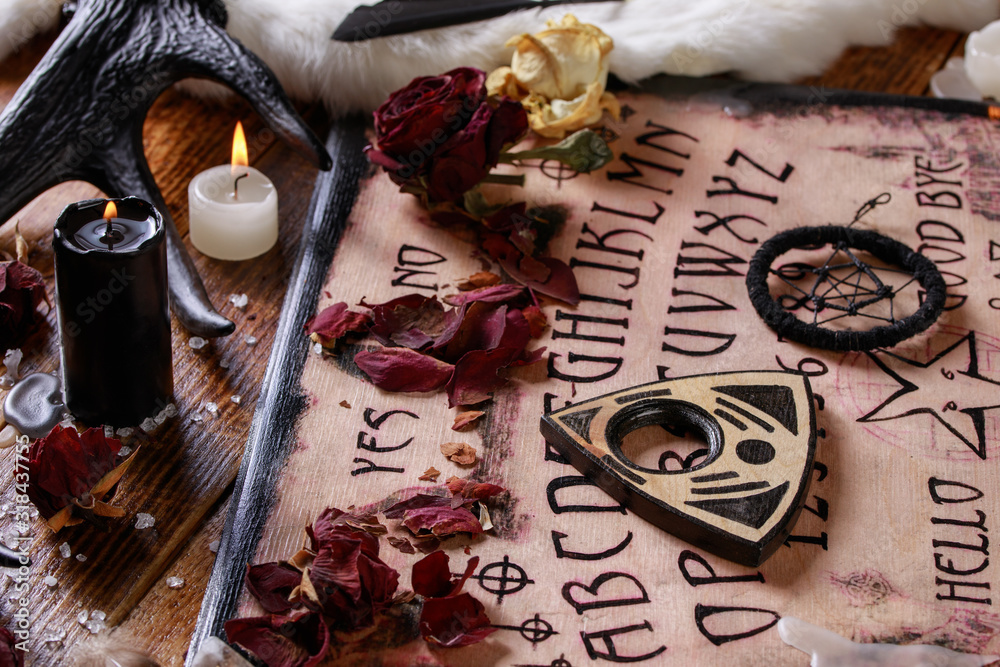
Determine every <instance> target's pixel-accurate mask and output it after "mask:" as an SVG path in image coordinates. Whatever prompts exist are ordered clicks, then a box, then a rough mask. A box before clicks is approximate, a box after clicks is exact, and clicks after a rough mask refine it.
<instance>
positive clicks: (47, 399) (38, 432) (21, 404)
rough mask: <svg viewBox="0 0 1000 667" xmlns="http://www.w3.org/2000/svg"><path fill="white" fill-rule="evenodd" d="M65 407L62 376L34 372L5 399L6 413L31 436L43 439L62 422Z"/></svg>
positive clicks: (20, 429)
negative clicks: (61, 384) (60, 380)
mask: <svg viewBox="0 0 1000 667" xmlns="http://www.w3.org/2000/svg"><path fill="white" fill-rule="evenodd" d="M64 410H65V407H64V406H63V400H62V388H61V386H60V382H59V378H57V377H56V376H55V375H49V374H48V373H33V374H32V375H29V376H28V377H26V378H24V379H23V380H21V381H20V382H18V383H17V384H16V385H14V388H13V389H11V390H10V393H9V394H7V398H6V400H4V402H3V416H4V418H5V419H6V420H7V421H8V422H10V423H11V424H13V425H14V428H16V429H17V430H18V431H20V432H21V433H23V434H24V435H26V436H28V437H29V438H43V437H45V436H46V435H48V434H49V431H51V430H52V427H53V426H55V425H56V424H58V423H59V422H60V421H62V415H63V411H64Z"/></svg>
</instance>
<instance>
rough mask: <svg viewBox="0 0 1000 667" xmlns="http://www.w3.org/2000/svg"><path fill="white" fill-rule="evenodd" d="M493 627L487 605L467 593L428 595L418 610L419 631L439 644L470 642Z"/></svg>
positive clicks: (444, 646)
mask: <svg viewBox="0 0 1000 667" xmlns="http://www.w3.org/2000/svg"><path fill="white" fill-rule="evenodd" d="M495 631H496V628H494V627H491V625H490V619H489V616H487V615H486V609H485V608H484V607H483V605H482V603H481V602H479V600H477V599H475V598H474V597H472V596H471V595H469V594H468V593H462V594H460V595H455V596H452V597H445V598H428V599H426V600H424V607H423V609H422V610H421V612H420V634H421V635H423V637H424V640H426V641H427V642H430V643H431V644H435V645H437V646H440V647H441V648H459V647H462V646H470V645H472V644H476V643H478V642H481V641H482V640H484V639H486V637H488V636H489V635H491V634H492V633H493V632H495Z"/></svg>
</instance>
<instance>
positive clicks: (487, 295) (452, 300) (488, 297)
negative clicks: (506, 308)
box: [444, 285, 525, 306]
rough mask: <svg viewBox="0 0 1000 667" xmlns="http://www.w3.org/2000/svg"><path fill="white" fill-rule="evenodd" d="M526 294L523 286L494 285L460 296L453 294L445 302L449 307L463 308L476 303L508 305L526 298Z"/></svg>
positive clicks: (463, 293)
mask: <svg viewBox="0 0 1000 667" xmlns="http://www.w3.org/2000/svg"><path fill="white" fill-rule="evenodd" d="M524 293H525V290H524V286H523V285H493V286H492V287H483V288H480V289H475V290H470V291H467V292H462V293H460V294H451V295H449V296H446V297H445V298H444V302H445V303H447V304H448V305H449V306H461V305H464V304H467V303H472V302H474V301H482V302H484V303H507V302H509V301H513V300H514V299H516V298H518V297H520V296H524Z"/></svg>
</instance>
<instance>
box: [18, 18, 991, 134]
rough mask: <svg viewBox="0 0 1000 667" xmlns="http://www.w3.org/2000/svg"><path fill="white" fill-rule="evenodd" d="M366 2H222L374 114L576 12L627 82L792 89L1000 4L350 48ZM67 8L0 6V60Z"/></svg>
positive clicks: (283, 74)
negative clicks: (842, 57) (865, 52)
mask: <svg viewBox="0 0 1000 667" xmlns="http://www.w3.org/2000/svg"><path fill="white" fill-rule="evenodd" d="M121 1H123V2H127V1H128V0H121ZM362 1H365V2H371V0H225V2H226V6H227V8H228V9H229V25H228V29H229V32H230V33H231V34H232V35H233V36H235V37H237V38H238V39H240V40H241V41H242V42H243V43H244V44H246V45H247V46H248V47H249V48H250V49H252V50H253V51H255V52H256V53H257V54H258V55H259V56H260V57H261V58H263V59H264V60H265V61H266V62H267V63H268V65H270V66H271V68H272V69H273V70H274V72H275V73H276V74H277V76H278V78H279V79H280V80H281V82H282V84H283V85H284V86H285V88H286V90H287V91H288V93H289V94H290V95H291V96H292V97H294V98H297V99H301V100H317V99H319V100H322V101H323V102H324V103H325V104H326V106H327V107H328V108H329V109H330V110H331V112H333V113H334V114H342V113H345V112H349V111H370V110H371V109H373V108H375V107H376V106H378V104H380V103H381V102H382V100H384V99H385V97H386V96H387V95H388V94H389V93H390V92H392V91H393V90H396V89H398V88H400V87H402V86H404V85H405V84H406V83H408V82H409V81H410V80H411V79H412V78H413V77H415V76H420V75H427V74H438V73H440V72H444V71H446V70H449V69H452V68H454V67H458V66H461V65H468V66H473V67H479V68H481V69H484V70H490V69H492V68H494V67H496V66H499V65H502V64H506V63H508V62H509V60H510V55H511V49H508V48H505V47H504V43H505V42H506V41H507V40H508V39H509V38H510V37H511V36H513V35H517V34H520V33H523V32H537V31H538V30H541V29H543V28H544V26H545V21H546V19H549V18H558V17H561V16H562V15H563V14H565V13H567V12H572V13H573V14H575V15H576V16H577V17H578V18H579V19H580V20H581V21H583V22H585V23H593V24H595V25H597V26H599V27H600V28H601V29H602V30H604V31H605V32H606V33H608V34H609V35H610V36H611V37H612V38H613V39H614V41H615V49H614V51H613V52H612V53H611V71H612V72H614V73H615V74H616V75H617V76H619V77H621V78H622V79H625V80H626V81H637V80H639V79H642V78H645V77H648V76H652V75H654V74H659V73H668V74H683V75H688V76H704V75H708V74H716V73H721V72H733V73H735V74H737V75H738V76H741V77H744V78H747V79H752V80H759V81H776V82H778V81H791V80H794V79H796V78H798V77H802V76H806V75H811V74H819V73H821V72H822V71H823V69H824V68H825V67H826V66H827V65H829V64H830V62H832V61H833V60H834V59H835V58H836V57H837V56H838V55H839V54H840V52H841V51H842V50H843V49H844V48H845V47H847V46H850V45H869V46H875V45H881V44H886V43H888V42H889V41H891V39H892V33H893V32H894V30H895V29H896V28H897V27H900V26H903V25H914V24H919V23H927V24H930V25H935V26H939V27H944V28H953V29H956V30H961V31H970V30H975V29H978V28H980V27H982V26H983V25H985V24H986V23H988V22H990V21H992V20H995V19H997V18H998V15H1000V2H998V0H625V1H624V2H605V3H598V4H584V5H564V6H558V7H551V8H548V9H545V10H526V11H521V12H518V13H516V14H510V15H507V16H504V17H500V18H496V19H493V20H490V21H482V22H479V23H472V24H468V25H463V26H455V27H451V28H445V29H441V30H434V31H425V32H422V33H415V34H411V35H399V36H393V37H386V38H382V39H375V40H370V41H366V42H358V43H353V44H345V43H340V42H334V41H333V40H331V39H330V36H331V35H332V34H333V31H334V29H335V28H336V27H337V26H338V25H339V24H340V22H341V21H342V20H343V18H344V17H345V16H346V15H347V14H348V13H349V12H350V11H351V9H353V8H354V7H355V6H357V5H358V4H359V3H360V2H362ZM404 1H405V0H404ZM413 1H415V0H413ZM469 1H470V2H475V0H469ZM59 4H60V3H59V2H58V0H0V59H2V58H3V57H5V56H6V55H7V54H8V53H9V52H10V51H11V50H13V49H12V45H13V46H14V48H16V44H17V39H16V38H14V37H11V35H15V36H16V35H19V34H20V35H23V34H27V33H30V26H33V25H39V26H40V27H44V25H46V22H45V21H44V20H42V19H43V18H44V19H46V20H47V21H48V22H49V23H51V22H53V21H54V20H55V16H56V15H57V12H58V7H59ZM36 31H37V30H36ZM22 42H23V40H22Z"/></svg>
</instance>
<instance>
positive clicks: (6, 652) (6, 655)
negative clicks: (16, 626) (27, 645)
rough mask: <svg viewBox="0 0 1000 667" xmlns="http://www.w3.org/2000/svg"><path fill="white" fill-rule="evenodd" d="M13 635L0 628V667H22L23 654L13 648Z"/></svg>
mask: <svg viewBox="0 0 1000 667" xmlns="http://www.w3.org/2000/svg"><path fill="white" fill-rule="evenodd" d="M14 644H15V642H14V635H13V634H12V633H11V631H10V630H8V629H7V628H0V667H24V653H22V652H21V651H19V650H17V648H16V647H15V645H14Z"/></svg>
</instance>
